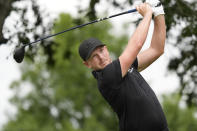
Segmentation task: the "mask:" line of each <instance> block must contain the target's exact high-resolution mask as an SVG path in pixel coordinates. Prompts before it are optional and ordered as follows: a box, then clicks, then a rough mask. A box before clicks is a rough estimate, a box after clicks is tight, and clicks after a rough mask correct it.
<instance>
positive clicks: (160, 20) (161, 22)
mask: <svg viewBox="0 0 197 131" xmlns="http://www.w3.org/2000/svg"><path fill="white" fill-rule="evenodd" d="M165 39H166V25H165V17H164V15H159V16H157V17H155V18H154V32H153V37H152V41H151V45H150V47H151V48H153V49H156V50H157V51H158V53H161V54H162V53H163V52H164V46H165Z"/></svg>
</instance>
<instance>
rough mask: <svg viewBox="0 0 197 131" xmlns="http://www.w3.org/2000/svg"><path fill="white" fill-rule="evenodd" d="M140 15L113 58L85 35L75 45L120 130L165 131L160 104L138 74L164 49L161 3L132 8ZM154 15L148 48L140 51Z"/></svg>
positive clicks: (96, 41)
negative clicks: (83, 38)
mask: <svg viewBox="0 0 197 131" xmlns="http://www.w3.org/2000/svg"><path fill="white" fill-rule="evenodd" d="M136 9H137V11H138V12H139V13H140V14H141V15H142V16H143V19H142V20H141V22H140V23H139V25H138V27H137V28H136V30H135V32H134V33H133V35H132V36H131V38H130V40H129V42H128V45H127V46H126V48H125V49H124V51H123V52H122V54H121V55H120V56H119V58H117V59H116V60H113V61H112V59H111V58H110V56H109V52H108V49H107V47H106V45H105V44H103V43H102V42H101V41H99V40H98V39H95V38H89V39H87V40H85V41H83V42H82V43H81V45H80V46H79V54H80V56H81V58H82V59H83V61H84V64H85V65H86V66H87V67H88V68H90V69H92V70H93V72H92V73H93V75H94V77H95V78H96V79H97V82H98V89H99V91H100V93H101V94H102V96H103V97H104V98H105V100H106V101H107V102H108V103H109V105H110V106H111V107H112V109H113V110H114V111H115V112H116V114H117V116H118V119H119V129H120V131H169V130H168V126H167V122H166V118H165V115H164V113H163V110H162V107H161V105H160V103H159V101H158V99H157V97H156V95H155V94H154V92H153V90H152V89H151V88H150V86H149V85H148V84H147V83H146V81H145V80H144V79H143V77H142V76H141V75H140V73H139V72H140V71H142V70H144V69H145V68H147V67H148V66H149V65H150V64H151V63H153V62H154V61H155V60H156V59H157V58H159V57H160V56H161V55H162V54H163V52H164V45H165V37H166V28H165V18H164V11H163V7H162V5H161V6H159V7H156V8H154V10H153V9H152V8H151V6H150V4H147V3H142V4H140V5H138V6H137V7H136ZM153 14H154V32H153V36H152V41H151V44H150V47H149V48H148V49H146V50H145V51H143V52H140V50H141V48H142V46H143V44H144V42H145V40H146V37H147V34H148V30H149V26H150V23H151V20H152V15H153Z"/></svg>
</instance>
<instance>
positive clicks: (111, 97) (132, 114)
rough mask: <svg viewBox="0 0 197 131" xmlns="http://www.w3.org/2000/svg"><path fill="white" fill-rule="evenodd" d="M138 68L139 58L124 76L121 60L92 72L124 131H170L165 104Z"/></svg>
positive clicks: (121, 129)
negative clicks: (161, 102)
mask: <svg viewBox="0 0 197 131" xmlns="http://www.w3.org/2000/svg"><path fill="white" fill-rule="evenodd" d="M137 67H138V62H137V59H136V60H135V62H134V63H133V64H132V65H131V68H130V69H129V70H128V73H127V74H126V75H125V77H122V73H121V67H120V62H119V59H117V60H114V61H113V62H112V63H111V64H109V65H107V66H106V67H105V68H104V69H102V70H99V71H93V72H92V73H93V75H94V77H95V78H96V79H97V82H98V88H99V91H100V93H101V94H102V96H103V97H104V98H105V99H106V101H107V102H108V103H109V104H110V106H111V107H112V109H113V110H114V111H115V112H116V113H117V115H118V118H119V128H120V131H168V128H167V122H166V118H165V115H164V113H163V111H162V108H161V105H160V103H159V101H158V99H157V97H156V95H155V94H154V92H153V90H152V89H151V88H150V86H149V85H148V84H147V82H146V81H145V80H144V79H143V77H142V76H141V75H140V73H139V72H138V71H137Z"/></svg>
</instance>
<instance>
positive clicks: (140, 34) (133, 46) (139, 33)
mask: <svg viewBox="0 0 197 131" xmlns="http://www.w3.org/2000/svg"><path fill="white" fill-rule="evenodd" d="M136 9H137V10H138V12H139V13H140V14H141V15H142V16H143V17H144V18H143V20H142V21H141V22H140V24H139V25H138V27H137V28H136V30H135V32H134V34H133V35H132V37H131V38H130V40H129V42H128V45H127V46H126V48H125V50H124V51H123V53H122V54H121V56H120V57H119V60H120V65H121V71H122V77H124V76H125V75H126V73H127V71H128V69H129V68H130V66H131V64H132V63H133V62H134V60H135V59H136V57H137V54H138V53H139V51H140V50H141V48H142V46H143V44H144V42H145V40H146V37H147V34H148V30H149V26H150V22H151V18H152V9H151V7H150V6H149V5H148V4H147V3H144V4H141V5H140V6H138V7H137V8H136Z"/></svg>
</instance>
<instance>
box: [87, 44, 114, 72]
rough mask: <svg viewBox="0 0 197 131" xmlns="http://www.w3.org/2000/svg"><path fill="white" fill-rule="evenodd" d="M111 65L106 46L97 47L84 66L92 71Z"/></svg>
mask: <svg viewBox="0 0 197 131" xmlns="http://www.w3.org/2000/svg"><path fill="white" fill-rule="evenodd" d="M110 63H111V58H110V56H109V52H108V50H107V47H106V46H101V47H97V48H96V49H95V50H94V51H93V52H92V54H91V56H90V58H89V59H88V60H87V61H85V62H84V64H85V65H86V66H87V67H88V68H91V69H93V70H100V69H103V68H105V66H107V65H108V64H110Z"/></svg>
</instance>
